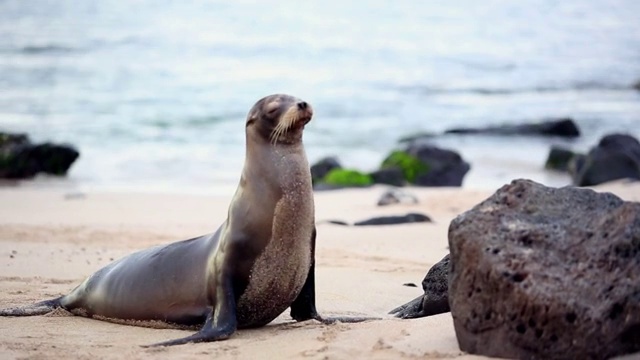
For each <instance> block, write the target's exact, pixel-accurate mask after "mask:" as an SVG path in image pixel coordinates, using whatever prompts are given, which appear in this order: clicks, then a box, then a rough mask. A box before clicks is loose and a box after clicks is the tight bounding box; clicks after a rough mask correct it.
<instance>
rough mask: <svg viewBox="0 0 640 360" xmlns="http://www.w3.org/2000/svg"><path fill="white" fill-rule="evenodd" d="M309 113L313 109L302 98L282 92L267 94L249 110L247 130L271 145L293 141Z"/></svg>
mask: <svg viewBox="0 0 640 360" xmlns="http://www.w3.org/2000/svg"><path fill="white" fill-rule="evenodd" d="M312 116H313V109H312V107H311V105H309V104H308V103H307V102H306V101H303V100H300V99H298V98H296V97H294V96H291V95H285V94H274V95H269V96H266V97H264V98H262V99H260V100H258V102H256V103H255V105H253V107H252V108H251V110H249V114H248V115H247V133H249V132H250V131H252V132H253V131H255V133H257V134H258V135H259V137H260V138H262V140H264V141H265V142H268V143H271V144H273V145H276V144H293V143H297V142H299V141H300V140H301V139H302V130H303V129H304V126H305V125H306V124H307V123H308V122H309V121H311V117H312Z"/></svg>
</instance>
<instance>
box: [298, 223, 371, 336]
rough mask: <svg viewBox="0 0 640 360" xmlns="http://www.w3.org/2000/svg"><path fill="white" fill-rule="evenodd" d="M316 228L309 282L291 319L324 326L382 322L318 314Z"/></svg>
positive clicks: (299, 297) (363, 318) (303, 289)
mask: <svg viewBox="0 0 640 360" xmlns="http://www.w3.org/2000/svg"><path fill="white" fill-rule="evenodd" d="M315 252H316V228H315V227H314V228H313V233H312V235H311V267H310V268H309V274H308V275H307V280H306V281H305V283H304V286H303V287H302V290H301V291H300V294H299V295H298V297H297V298H296V299H295V300H294V301H293V303H292V304H291V317H292V318H293V319H294V320H296V321H305V320H311V319H314V320H318V321H320V322H322V323H323V324H333V323H335V322H338V321H339V322H343V323H357V322H363V321H367V320H380V319H379V318H371V317H342V316H339V317H324V316H321V315H320V314H318V310H317V309H316V279H315V270H316V257H315Z"/></svg>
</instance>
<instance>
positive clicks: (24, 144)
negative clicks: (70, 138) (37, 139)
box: [0, 132, 80, 179]
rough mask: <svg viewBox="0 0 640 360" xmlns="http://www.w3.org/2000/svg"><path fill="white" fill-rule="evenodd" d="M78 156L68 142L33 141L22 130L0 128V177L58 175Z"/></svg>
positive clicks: (22, 177)
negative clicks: (19, 131)
mask: <svg viewBox="0 0 640 360" xmlns="http://www.w3.org/2000/svg"><path fill="white" fill-rule="evenodd" d="M79 156H80V153H79V152H78V151H77V150H76V149H75V148H74V147H72V146H70V145H64V144H53V143H43V144H33V143H31V141H30V140H29V137H28V136H27V135H26V134H10V133H3V132H0V178H5V179H28V178H32V177H34V176H36V175H37V174H39V173H45V174H51V175H58V176H62V175H65V174H66V173H67V171H68V170H69V168H70V167H71V165H72V164H73V162H74V161H76V159H77V158H78V157H79Z"/></svg>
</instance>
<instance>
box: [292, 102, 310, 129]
mask: <svg viewBox="0 0 640 360" xmlns="http://www.w3.org/2000/svg"><path fill="white" fill-rule="evenodd" d="M296 106H297V107H298V112H299V113H301V115H300V116H299V117H298V121H302V125H306V124H307V123H309V121H311V118H312V117H313V108H312V107H311V105H309V103H308V102H306V101H299V102H298V103H297V104H296Z"/></svg>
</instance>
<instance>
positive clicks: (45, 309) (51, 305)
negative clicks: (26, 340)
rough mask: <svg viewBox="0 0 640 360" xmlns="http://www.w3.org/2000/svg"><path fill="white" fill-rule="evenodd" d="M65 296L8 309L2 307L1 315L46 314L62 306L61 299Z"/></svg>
mask: <svg viewBox="0 0 640 360" xmlns="http://www.w3.org/2000/svg"><path fill="white" fill-rule="evenodd" d="M62 298H63V296H60V297H58V298H55V299H50V300H44V301H40V302H37V303H35V304H31V305H27V306H17V307H12V308H7V309H0V316H36V315H45V314H48V313H50V312H52V311H53V310H55V309H56V308H60V307H62V305H61V303H60V300H61V299H62Z"/></svg>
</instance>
